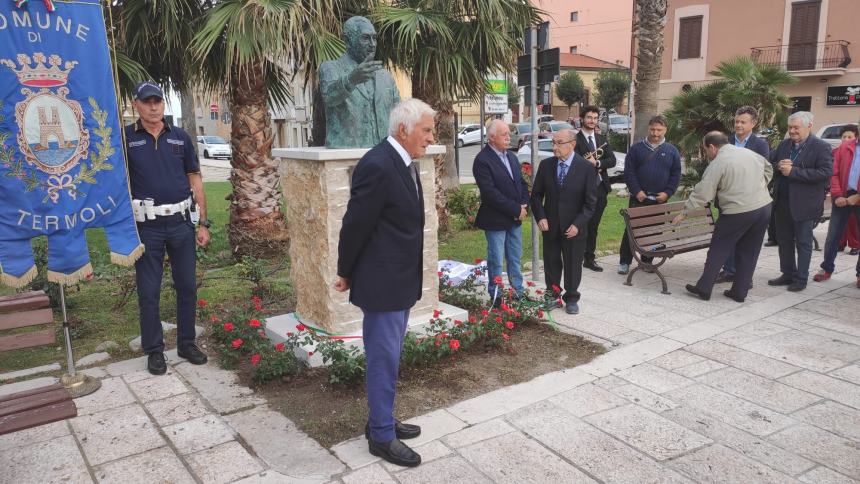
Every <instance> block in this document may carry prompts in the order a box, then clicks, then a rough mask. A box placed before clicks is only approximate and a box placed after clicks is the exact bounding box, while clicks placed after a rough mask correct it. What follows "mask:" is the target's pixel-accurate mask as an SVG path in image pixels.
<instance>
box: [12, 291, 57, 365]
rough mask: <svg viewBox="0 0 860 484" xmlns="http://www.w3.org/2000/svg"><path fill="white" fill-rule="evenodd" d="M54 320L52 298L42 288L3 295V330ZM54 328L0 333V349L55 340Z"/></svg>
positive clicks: (51, 342)
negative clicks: (7, 333) (3, 334)
mask: <svg viewBox="0 0 860 484" xmlns="http://www.w3.org/2000/svg"><path fill="white" fill-rule="evenodd" d="M52 322H54V314H53V312H52V311H51V301H50V300H49V299H48V295H47V294H45V293H44V292H43V291H30V292H24V293H21V294H14V295H11V296H2V297H0V334H2V332H8V331H6V330H10V329H16V328H24V327H27V326H37V325H42V324H48V323H52ZM55 341H56V334H55V332H54V329H53V328H50V329H43V330H38V331H29V332H26V333H16V334H10V335H6V336H0V351H9V350H17V349H20V348H30V347H32V346H42V345H47V344H53V343H54V342H55Z"/></svg>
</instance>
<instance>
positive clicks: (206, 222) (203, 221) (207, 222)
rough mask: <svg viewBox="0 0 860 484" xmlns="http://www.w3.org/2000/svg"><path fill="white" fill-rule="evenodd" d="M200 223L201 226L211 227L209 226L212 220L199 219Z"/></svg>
mask: <svg viewBox="0 0 860 484" xmlns="http://www.w3.org/2000/svg"><path fill="white" fill-rule="evenodd" d="M200 225H201V226H202V227H206V228H207V229H208V228H209V227H211V226H212V221H211V220H209V219H208V218H207V219H205V220H201V221H200Z"/></svg>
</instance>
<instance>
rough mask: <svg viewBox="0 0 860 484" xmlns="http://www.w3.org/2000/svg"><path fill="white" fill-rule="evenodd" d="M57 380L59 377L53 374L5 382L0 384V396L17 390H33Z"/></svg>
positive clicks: (52, 383)
mask: <svg viewBox="0 0 860 484" xmlns="http://www.w3.org/2000/svg"><path fill="white" fill-rule="evenodd" d="M59 381H60V379H59V378H57V377H55V376H43V377H39V378H33V379H30V380H21V381H16V382H15V383H7V384H5V385H0V397H4V396H6V395H11V394H13V393H18V392H26V391H27V390H33V389H36V388H39V387H47V386H50V385H55V384H57V383H58V382H59Z"/></svg>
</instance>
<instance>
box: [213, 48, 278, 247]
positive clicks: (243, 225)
mask: <svg viewBox="0 0 860 484" xmlns="http://www.w3.org/2000/svg"><path fill="white" fill-rule="evenodd" d="M236 79H237V80H236V82H234V83H232V86H233V88H232V90H231V93H230V94H231V96H230V98H231V99H230V109H231V111H232V113H233V123H232V129H231V137H232V139H231V141H230V144H231V146H232V148H233V160H232V162H231V165H232V167H233V173H232V175H231V176H230V183H231V184H232V185H233V194H232V195H231V198H232V200H231V203H230V226H229V229H228V234H229V238H230V248H231V249H232V250H233V255H234V256H236V257H240V256H244V255H252V256H254V257H266V256H277V255H283V254H284V253H285V252H286V248H287V243H288V241H289V234H288V233H287V226H286V219H285V218H284V213H283V212H282V211H281V199H282V198H281V184H280V181H281V177H280V173H279V170H278V163H277V162H276V161H275V160H274V159H272V143H273V142H274V136H273V134H272V128H271V119H270V118H269V108H268V102H267V98H266V92H267V90H266V86H265V72H264V71H263V67H262V65H261V64H257V65H254V66H251V67H249V68H248V69H247V70H246V71H244V72H243V73H242V74H241V75H237V77H236Z"/></svg>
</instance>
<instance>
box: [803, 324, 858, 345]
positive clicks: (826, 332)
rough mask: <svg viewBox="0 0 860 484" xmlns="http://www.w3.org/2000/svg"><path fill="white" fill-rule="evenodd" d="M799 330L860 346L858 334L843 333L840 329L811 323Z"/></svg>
mask: <svg viewBox="0 0 860 484" xmlns="http://www.w3.org/2000/svg"><path fill="white" fill-rule="evenodd" d="M801 331H803V332H804V333H812V334H816V335H818V336H824V337H825V338H828V339H834V340H837V341H842V342H845V343H850V344H852V345H855V346H860V336H854V335H852V334H848V333H843V332H841V331H833V330H832V329H827V328H822V327H821V326H812V325H810V326H807V327H805V328H803V329H802V330H801Z"/></svg>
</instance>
